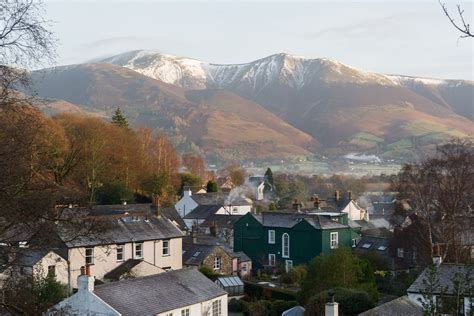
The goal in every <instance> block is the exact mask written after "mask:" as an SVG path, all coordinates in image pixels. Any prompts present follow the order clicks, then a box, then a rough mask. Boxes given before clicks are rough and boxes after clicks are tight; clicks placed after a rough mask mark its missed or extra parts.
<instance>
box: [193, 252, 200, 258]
mask: <svg viewBox="0 0 474 316" xmlns="http://www.w3.org/2000/svg"><path fill="white" fill-rule="evenodd" d="M200 254H201V252H200V251H196V252H195V253H194V255H193V257H197V256H199V255H200Z"/></svg>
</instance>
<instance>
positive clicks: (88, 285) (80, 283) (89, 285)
mask: <svg viewBox="0 0 474 316" xmlns="http://www.w3.org/2000/svg"><path fill="white" fill-rule="evenodd" d="M94 282H95V278H94V277H93V276H91V271H90V266H89V265H86V266H85V267H84V266H82V267H81V275H79V277H78V278H77V290H78V291H88V292H93V291H94Z"/></svg>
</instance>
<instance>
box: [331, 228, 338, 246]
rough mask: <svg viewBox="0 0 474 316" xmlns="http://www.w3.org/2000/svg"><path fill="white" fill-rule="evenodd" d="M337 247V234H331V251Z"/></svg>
mask: <svg viewBox="0 0 474 316" xmlns="http://www.w3.org/2000/svg"><path fill="white" fill-rule="evenodd" d="M338 246H339V238H338V233H337V232H335V233H331V249H336V248H337V247H338Z"/></svg>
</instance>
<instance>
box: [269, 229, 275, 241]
mask: <svg viewBox="0 0 474 316" xmlns="http://www.w3.org/2000/svg"><path fill="white" fill-rule="evenodd" d="M272 235H273V238H270V236H272ZM275 236H276V235H275V230H274V229H269V230H268V243H269V244H270V245H274V244H275V240H276V238H275Z"/></svg>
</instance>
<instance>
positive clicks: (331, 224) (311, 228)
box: [234, 211, 354, 270]
mask: <svg viewBox="0 0 474 316" xmlns="http://www.w3.org/2000/svg"><path fill="white" fill-rule="evenodd" d="M352 239H354V232H353V231H352V229H351V228H350V227H349V226H348V219H347V214H345V213H338V212H334V213H329V212H320V213H296V212H294V211H293V212H287V211H269V212H262V213H261V214H259V215H256V214H252V213H247V214H246V215H244V216H243V217H242V218H240V219H239V220H238V221H237V222H236V223H235V224H234V251H243V252H244V253H245V254H247V255H248V256H249V257H250V258H251V259H252V266H253V268H254V269H259V268H262V267H275V266H284V267H285V268H286V269H287V270H288V269H289V268H290V267H292V266H296V265H300V264H307V263H308V262H309V261H310V260H311V259H312V258H314V257H316V256H319V255H320V254H322V253H324V254H329V253H330V252H331V249H335V248H338V247H341V246H347V247H351V246H352Z"/></svg>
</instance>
